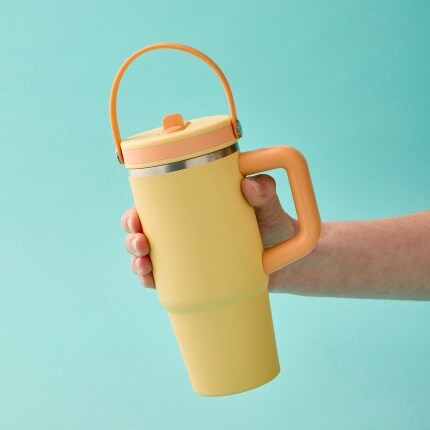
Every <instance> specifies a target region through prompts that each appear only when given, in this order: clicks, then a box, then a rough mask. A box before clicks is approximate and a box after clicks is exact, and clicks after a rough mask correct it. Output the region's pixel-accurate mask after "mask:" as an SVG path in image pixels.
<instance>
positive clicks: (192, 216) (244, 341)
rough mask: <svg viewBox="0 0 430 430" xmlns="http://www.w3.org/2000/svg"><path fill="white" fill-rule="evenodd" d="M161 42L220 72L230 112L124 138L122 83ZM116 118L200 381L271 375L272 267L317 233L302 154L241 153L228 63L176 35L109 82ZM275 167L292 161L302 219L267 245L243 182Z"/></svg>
mask: <svg viewBox="0 0 430 430" xmlns="http://www.w3.org/2000/svg"><path fill="white" fill-rule="evenodd" d="M157 49H175V50H180V51H184V52H187V53H189V54H191V55H194V56H196V57H198V58H200V59H201V60H203V61H204V62H205V63H206V64H208V65H209V66H210V67H211V68H212V69H213V71H214V72H215V73H216V74H217V76H218V77H219V79H220V80H221V83H222V85H223V87H224V90H225V92H226V95H227V99H228V103H229V107H230V115H215V116H209V117H203V118H197V119H191V120H188V121H184V119H183V118H182V116H181V115H180V114H177V113H175V114H170V115H166V116H165V117H164V118H163V120H162V125H161V127H159V128H156V129H152V130H149V131H145V132H143V133H139V134H136V135H134V136H131V137H129V138H127V139H125V140H122V138H121V136H120V132H119V128H118V122H117V114H116V99H117V93H118V87H119V83H120V81H121V79H122V76H123V74H124V72H125V70H126V69H127V67H128V66H129V65H130V63H131V62H132V61H134V60H135V59H136V58H137V57H139V56H140V55H142V54H144V53H146V52H149V51H152V50H157ZM110 120H111V126H112V131H113V136H114V141H115V144H116V151H117V157H118V160H119V161H120V162H121V163H124V164H125V166H126V167H127V169H128V172H129V180H130V185H131V190H132V193H133V197H134V202H135V205H136V209H137V212H138V215H139V218H140V220H141V222H142V226H143V230H144V232H145V234H146V236H147V238H148V240H149V243H150V258H151V260H152V265H153V275H154V279H155V283H156V286H157V289H156V291H157V294H158V297H159V300H160V302H161V304H162V306H163V307H164V308H165V309H166V311H167V312H168V315H169V318H170V321H171V324H172V327H173V330H174V332H175V336H176V339H177V342H178V345H179V348H180V350H181V353H182V356H183V359H184V362H185V365H186V368H187V371H188V374H189V377H190V380H191V384H192V386H193V389H194V390H195V391H196V392H197V393H199V394H202V395H205V396H222V395H228V394H234V393H239V392H242V391H246V390H250V389H252V388H256V387H258V386H260V385H262V384H265V383H267V382H268V381H270V380H272V379H273V378H274V377H275V376H276V375H277V374H278V373H279V370H280V367H279V360H278V355H277V349H276V341H275V335H274V330H273V322H272V315H271V311H270V303H269V295H268V288H267V285H268V279H269V274H270V273H272V272H274V271H276V270H278V269H280V268H281V267H283V266H285V265H287V264H289V263H291V262H293V261H295V260H297V259H299V258H301V257H303V256H305V255H306V254H307V253H309V252H310V251H311V250H312V249H313V248H314V246H315V245H316V243H317V241H318V239H319V235H320V218H319V213H318V208H317V204H316V200H315V196H314V191H313V188H312V183H311V179H310V175H309V170H308V167H307V163H306V161H305V159H304V157H303V156H302V155H301V154H300V152H298V151H297V150H295V149H293V148H291V147H289V146H275V147H272V148H266V149H260V150H255V151H248V152H243V153H241V152H240V151H239V147H238V144H237V141H238V139H239V138H240V137H241V134H242V132H241V128H240V123H239V121H238V120H237V116H236V109H235V105H234V100H233V96H232V93H231V89H230V86H229V84H228V82H227V80H226V78H225V76H224V74H223V72H222V71H221V70H220V68H219V67H218V66H217V65H216V64H215V63H214V62H213V61H212V60H211V59H210V58H209V57H207V56H206V55H205V54H203V53H202V52H200V51H198V50H196V49H194V48H191V47H189V46H186V45H182V44H178V43H159V44H155V45H150V46H147V47H145V48H142V49H140V50H138V51H136V52H135V53H134V54H133V55H131V56H130V57H129V58H128V59H127V60H126V61H125V62H124V63H123V65H122V66H121V68H120V69H119V71H118V73H117V75H116V77H115V79H114V82H113V86H112V92H111V96H110ZM274 168H283V169H285V170H286V173H287V175H288V179H289V183H290V187H291V192H292V196H293V200H294V204H295V207H296V212H297V218H298V224H299V228H298V233H297V234H296V235H295V236H294V237H292V238H291V239H289V240H286V241H285V242H282V243H280V244H278V245H276V246H274V247H272V248H267V249H264V247H263V244H262V241H261V236H260V232H259V229H258V224H257V220H256V217H255V212H254V209H253V208H252V207H251V206H250V205H249V204H248V203H247V201H246V200H245V198H244V197H243V195H242V192H241V181H242V179H243V177H244V176H246V175H250V174H253V173H258V172H262V171H266V170H270V169H274Z"/></svg>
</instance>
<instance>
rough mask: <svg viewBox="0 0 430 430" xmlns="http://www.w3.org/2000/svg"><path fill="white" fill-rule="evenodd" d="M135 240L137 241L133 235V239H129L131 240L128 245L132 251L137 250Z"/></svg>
mask: <svg viewBox="0 0 430 430" xmlns="http://www.w3.org/2000/svg"><path fill="white" fill-rule="evenodd" d="M136 242H137V237H133V239H131V242H130V247H131V249H132V250H133V251H137V246H136Z"/></svg>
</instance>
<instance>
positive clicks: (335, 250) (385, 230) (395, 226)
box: [121, 174, 430, 300]
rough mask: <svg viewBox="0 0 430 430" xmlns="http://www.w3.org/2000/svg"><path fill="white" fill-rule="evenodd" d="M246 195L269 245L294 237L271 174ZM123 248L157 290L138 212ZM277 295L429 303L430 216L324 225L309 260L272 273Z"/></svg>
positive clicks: (247, 182)
mask: <svg viewBox="0 0 430 430" xmlns="http://www.w3.org/2000/svg"><path fill="white" fill-rule="evenodd" d="M242 193H243V195H244V196H245V198H246V200H247V201H248V203H249V204H250V205H252V206H253V207H254V210H255V214H256V218H257V221H258V226H259V229H260V233H261V237H262V240H263V244H264V247H266V248H267V247H271V246H274V245H276V244H278V243H280V242H282V241H284V240H286V239H288V238H290V237H291V236H293V235H294V233H295V232H296V231H297V229H298V223H297V221H296V220H295V219H294V218H292V217H290V216H289V215H288V214H287V213H286V212H285V211H284V210H283V209H282V206H281V204H280V201H279V198H278V196H277V194H276V184H275V181H274V179H273V178H272V177H271V176H269V175H265V174H264V175H257V176H253V177H248V178H244V179H243V181H242ZM121 221H122V226H123V228H124V230H125V231H126V232H127V233H128V234H127V236H126V238H125V247H126V249H127V251H128V252H130V253H131V254H132V257H131V262H130V267H131V270H132V271H133V272H134V273H136V274H137V275H138V276H139V278H140V282H141V283H142V284H143V285H144V286H145V287H148V288H155V282H154V277H153V275H152V264H151V259H150V257H149V249H150V246H149V243H148V240H147V238H146V236H145V234H144V233H143V231H142V226H141V224H140V220H139V217H138V215H137V212H136V209H135V208H131V209H128V210H127V211H126V212H125V213H124V215H123V216H122V219H121ZM269 290H270V291H271V292H280V293H292V294H298V295H307V296H325V297H349V298H380V299H398V300H402V299H403V300H430V210H428V211H423V212H419V213H415V214H410V215H405V216H399V217H394V218H387V219H378V220H370V221H342V222H324V223H322V232H321V238H320V240H319V242H318V244H317V246H316V247H315V249H314V250H313V251H312V252H311V253H309V254H308V255H307V256H306V257H303V258H302V259H300V260H298V261H296V262H295V263H292V264H290V265H288V266H285V267H283V268H282V269H280V270H278V271H276V272H274V273H272V274H271V275H270V277H269Z"/></svg>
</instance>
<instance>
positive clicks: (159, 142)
mask: <svg viewBox="0 0 430 430" xmlns="http://www.w3.org/2000/svg"><path fill="white" fill-rule="evenodd" d="M157 49H175V50H179V51H184V52H187V53H189V54H191V55H194V56H196V57H197V58H200V59H201V60H202V61H204V62H205V63H206V64H208V65H209V66H210V67H211V68H212V70H213V71H214V72H215V73H216V74H217V76H218V78H219V79H220V80H221V83H222V85H223V87H224V91H225V93H226V95H227V100H228V104H229V107H230V116H227V115H216V116H210V117H204V118H197V119H194V120H188V121H184V120H183V118H182V116H181V115H180V114H170V115H167V116H165V117H164V118H163V121H162V126H161V127H160V128H156V129H153V130H148V131H145V132H143V133H139V134H137V135H135V136H131V137H129V138H128V139H125V140H124V141H122V139H121V135H120V132H119V127H118V120H117V114H116V99H117V94H118V88H119V84H120V82H121V79H122V76H123V75H124V73H125V71H126V69H127V67H128V66H129V65H130V64H131V63H132V62H133V61H134V60H135V59H136V58H137V57H139V56H140V55H143V54H145V53H147V52H149V51H153V50H157ZM109 112H110V121H111V126H112V133H113V138H114V141H115V146H116V152H117V158H118V161H119V162H120V163H124V154H123V151H136V150H138V149H140V150H146V151H149V148H151V147H153V149H154V147H159V148H163V149H164V150H165V149H166V148H167V146H166V145H169V146H170V148H171V149H172V148H173V147H178V143H177V142H179V141H181V140H187V139H194V140H191V141H188V142H185V143H184V144H186V145H188V147H187V148H188V149H187V150H186V152H188V153H197V152H199V151H198V150H195V149H196V148H197V149H198V148H199V146H198V144H197V143H198V142H197V140H199V141H203V140H205V141H206V144H207V145H209V147H211V148H212V147H214V148H217V147H218V146H219V145H216V144H215V143H216V142H219V141H220V140H219V139H224V140H225V139H226V138H227V137H229V136H231V134H232V136H233V138H232V139H231V140H236V139H239V138H240V137H241V134H242V133H241V130H240V125H239V121H238V119H237V116H236V107H235V104H234V99H233V95H232V92H231V89H230V85H229V83H228V81H227V79H226V77H225V75H224V73H223V72H222V70H221V69H220V68H219V67H218V66H217V65H216V64H215V62H214V61H212V60H211V59H210V58H209V57H208V56H207V55H205V54H203V53H202V52H200V51H198V50H197V49H195V48H191V47H190V46H186V45H181V44H179V43H157V44H154V45H149V46H147V47H145V48H142V49H140V50H138V51H136V52H135V53H134V54H132V55H131V56H130V57H128V58H127V60H126V61H125V62H124V63H123V64H122V66H121V67H120V69H119V70H118V73H117V74H116V76H115V79H114V81H113V85H112V91H111V96H110V103H109ZM221 129H223V130H224V133H225V134H226V135H225V136H223V137H220V136H219V134H220V133H221V132H218V134H216V133H215V135H213V133H214V132H215V131H216V130H221ZM228 129H229V130H230V135H229V136H227V131H228ZM203 135H204V137H205V139H203ZM198 136H200V138H198ZM208 138H209V140H208ZM210 139H213V141H212V140H210ZM174 142H176V144H175V145H172V144H173V143H174ZM193 145H194V146H193ZM196 145H197V146H196ZM199 145H202V142H200V143H199ZM134 155H136V154H134ZM170 155H171V154H170ZM157 156H160V154H158V155H157ZM163 157H165V155H163V156H162V158H161V159H163ZM167 158H172V157H165V159H167ZM130 161H131V160H130ZM154 162H155V161H154ZM128 164H129V163H128V162H127V165H128ZM131 164H135V163H134V162H133V163H131Z"/></svg>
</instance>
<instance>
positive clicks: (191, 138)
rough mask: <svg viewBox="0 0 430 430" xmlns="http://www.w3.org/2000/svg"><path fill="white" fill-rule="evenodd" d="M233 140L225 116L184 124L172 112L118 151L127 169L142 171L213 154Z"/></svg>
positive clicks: (230, 128) (229, 120)
mask: <svg viewBox="0 0 430 430" xmlns="http://www.w3.org/2000/svg"><path fill="white" fill-rule="evenodd" d="M236 140H237V138H236V137H235V135H234V131H233V127H232V122H231V117H230V116H229V115H214V116H206V117H202V118H195V119H192V120H188V121H184V120H183V118H182V115H181V114H179V113H174V114H169V115H166V116H165V117H164V118H163V119H162V125H161V127H158V128H154V129H152V130H148V131H144V132H142V133H138V134H135V135H134V136H130V137H129V138H127V139H125V140H123V141H122V142H121V150H122V154H123V157H124V163H125V165H126V167H127V168H143V167H151V166H157V165H160V164H167V163H172V162H175V161H181V160H185V159H188V158H192V157H197V156H199V155H203V154H207V153H209V152H213V151H217V150H218V149H222V148H225V147H227V146H230V145H232V144H233V143H234V142H236Z"/></svg>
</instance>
